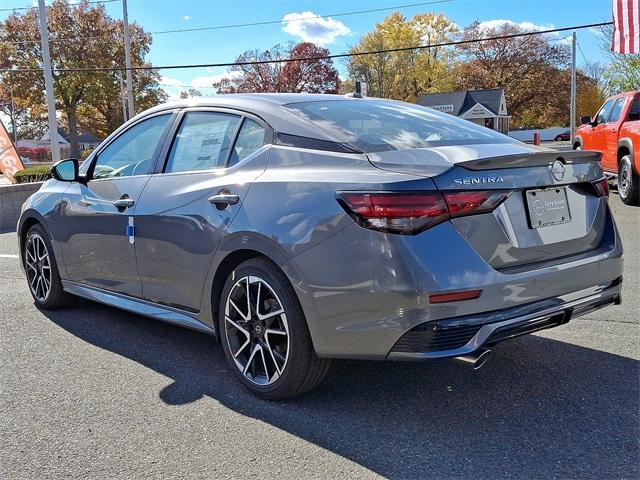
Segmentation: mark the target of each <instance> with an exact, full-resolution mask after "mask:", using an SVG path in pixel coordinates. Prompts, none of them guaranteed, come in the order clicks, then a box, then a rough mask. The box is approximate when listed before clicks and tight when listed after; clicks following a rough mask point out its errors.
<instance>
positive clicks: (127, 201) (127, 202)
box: [113, 198, 136, 210]
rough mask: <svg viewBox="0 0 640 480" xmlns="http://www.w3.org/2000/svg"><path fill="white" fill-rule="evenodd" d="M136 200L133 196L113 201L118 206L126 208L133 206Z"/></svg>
mask: <svg viewBox="0 0 640 480" xmlns="http://www.w3.org/2000/svg"><path fill="white" fill-rule="evenodd" d="M135 203H136V202H135V201H134V200H133V198H119V199H118V200H116V201H115V202H113V206H114V207H116V208H118V209H120V208H121V209H123V210H124V209H125V208H131V207H133V205H134V204H135Z"/></svg>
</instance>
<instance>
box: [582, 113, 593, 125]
mask: <svg viewBox="0 0 640 480" xmlns="http://www.w3.org/2000/svg"><path fill="white" fill-rule="evenodd" d="M580 124H581V125H588V124H591V117H590V116H589V115H585V116H584V117H580Z"/></svg>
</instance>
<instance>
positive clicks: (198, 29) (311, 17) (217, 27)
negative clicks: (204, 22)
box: [149, 0, 454, 35]
mask: <svg viewBox="0 0 640 480" xmlns="http://www.w3.org/2000/svg"><path fill="white" fill-rule="evenodd" d="M453 1H454V0H432V1H430V2H421V3H409V4H406V5H397V6H395V7H384V8H372V9H369V10H358V11H355V12H342V13H334V14H330V15H309V16H305V17H301V18H293V19H290V20H287V23H288V22H303V21H306V20H315V19H319V18H328V17H346V16H348V15H360V14H363V13H374V12H384V11H389V10H398V9H401V8H411V7H422V6H424V5H434V4H437V3H449V2H453ZM276 23H284V21H283V20H282V19H280V20H266V21H263V22H252V23H233V24H230V25H214V26H210V27H195V28H180V29H176V30H160V31H157V32H149V33H151V34H153V35H162V34H165V33H184V32H201V31H205V30H222V29H227V28H241V27H255V26H259V25H273V24H276Z"/></svg>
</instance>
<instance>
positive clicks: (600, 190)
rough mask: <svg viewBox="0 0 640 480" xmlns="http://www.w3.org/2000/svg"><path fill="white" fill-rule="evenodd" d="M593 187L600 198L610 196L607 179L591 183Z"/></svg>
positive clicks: (603, 178)
mask: <svg viewBox="0 0 640 480" xmlns="http://www.w3.org/2000/svg"><path fill="white" fill-rule="evenodd" d="M591 185H592V186H593V190H594V191H595V193H596V195H597V196H599V197H608V196H609V181H608V180H607V178H606V177H602V178H601V179H599V180H596V181H594V182H591Z"/></svg>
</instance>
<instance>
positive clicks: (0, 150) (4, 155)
mask: <svg viewBox="0 0 640 480" xmlns="http://www.w3.org/2000/svg"><path fill="white" fill-rule="evenodd" d="M20 170H24V165H23V164H22V160H21V159H20V155H18V150H16V147H15V145H14V144H13V142H12V141H11V137H10V136H9V132H7V129H6V128H5V126H4V124H3V123H2V120H0V171H2V174H3V175H4V176H5V177H7V179H9V181H10V182H11V183H16V179H15V174H16V172H19V171H20Z"/></svg>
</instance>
